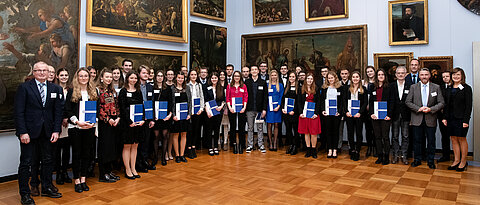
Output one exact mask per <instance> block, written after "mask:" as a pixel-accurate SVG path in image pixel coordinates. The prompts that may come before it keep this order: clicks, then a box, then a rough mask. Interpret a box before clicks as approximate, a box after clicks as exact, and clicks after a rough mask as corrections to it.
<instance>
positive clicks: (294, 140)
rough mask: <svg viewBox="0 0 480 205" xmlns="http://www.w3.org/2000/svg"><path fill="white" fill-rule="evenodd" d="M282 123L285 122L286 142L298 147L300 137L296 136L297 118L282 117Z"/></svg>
mask: <svg viewBox="0 0 480 205" xmlns="http://www.w3.org/2000/svg"><path fill="white" fill-rule="evenodd" d="M283 116H284V115H283ZM295 118H296V119H295ZM283 121H284V122H285V128H286V135H285V136H286V137H287V141H289V142H290V144H291V145H295V146H299V138H300V136H299V134H298V117H296V116H288V117H284V120H283ZM279 131H281V130H279Z"/></svg>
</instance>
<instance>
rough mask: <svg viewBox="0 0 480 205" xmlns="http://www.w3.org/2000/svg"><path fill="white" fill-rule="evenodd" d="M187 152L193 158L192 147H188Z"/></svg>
mask: <svg viewBox="0 0 480 205" xmlns="http://www.w3.org/2000/svg"><path fill="white" fill-rule="evenodd" d="M186 152H187V153H186V154H185V155H186V156H187V157H188V158H190V159H193V152H192V149H191V148H190V149H187V151H186Z"/></svg>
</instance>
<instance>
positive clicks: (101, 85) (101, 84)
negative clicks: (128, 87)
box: [97, 68, 123, 92]
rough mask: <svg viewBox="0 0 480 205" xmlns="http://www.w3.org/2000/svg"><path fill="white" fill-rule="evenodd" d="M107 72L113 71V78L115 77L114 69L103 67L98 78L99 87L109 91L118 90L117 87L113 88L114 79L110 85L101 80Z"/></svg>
mask: <svg viewBox="0 0 480 205" xmlns="http://www.w3.org/2000/svg"><path fill="white" fill-rule="evenodd" d="M105 73H111V74H112V79H113V71H112V70H110V69H109V68H103V69H102V71H100V75H99V77H98V79H97V87H98V88H102V89H107V91H109V92H116V91H115V89H113V80H112V83H110V84H109V85H105V83H103V81H102V80H101V79H102V78H103V75H105ZM122 77H123V76H122Z"/></svg>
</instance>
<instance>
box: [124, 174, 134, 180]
mask: <svg viewBox="0 0 480 205" xmlns="http://www.w3.org/2000/svg"><path fill="white" fill-rule="evenodd" d="M125 178H127V179H131V180H134V179H136V178H135V176H133V175H132V176H128V175H127V173H125Z"/></svg>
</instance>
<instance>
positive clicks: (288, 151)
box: [285, 145, 293, 154]
mask: <svg viewBox="0 0 480 205" xmlns="http://www.w3.org/2000/svg"><path fill="white" fill-rule="evenodd" d="M292 148H293V145H290V147H288V149H287V151H286V152H285V154H290V153H292Z"/></svg>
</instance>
